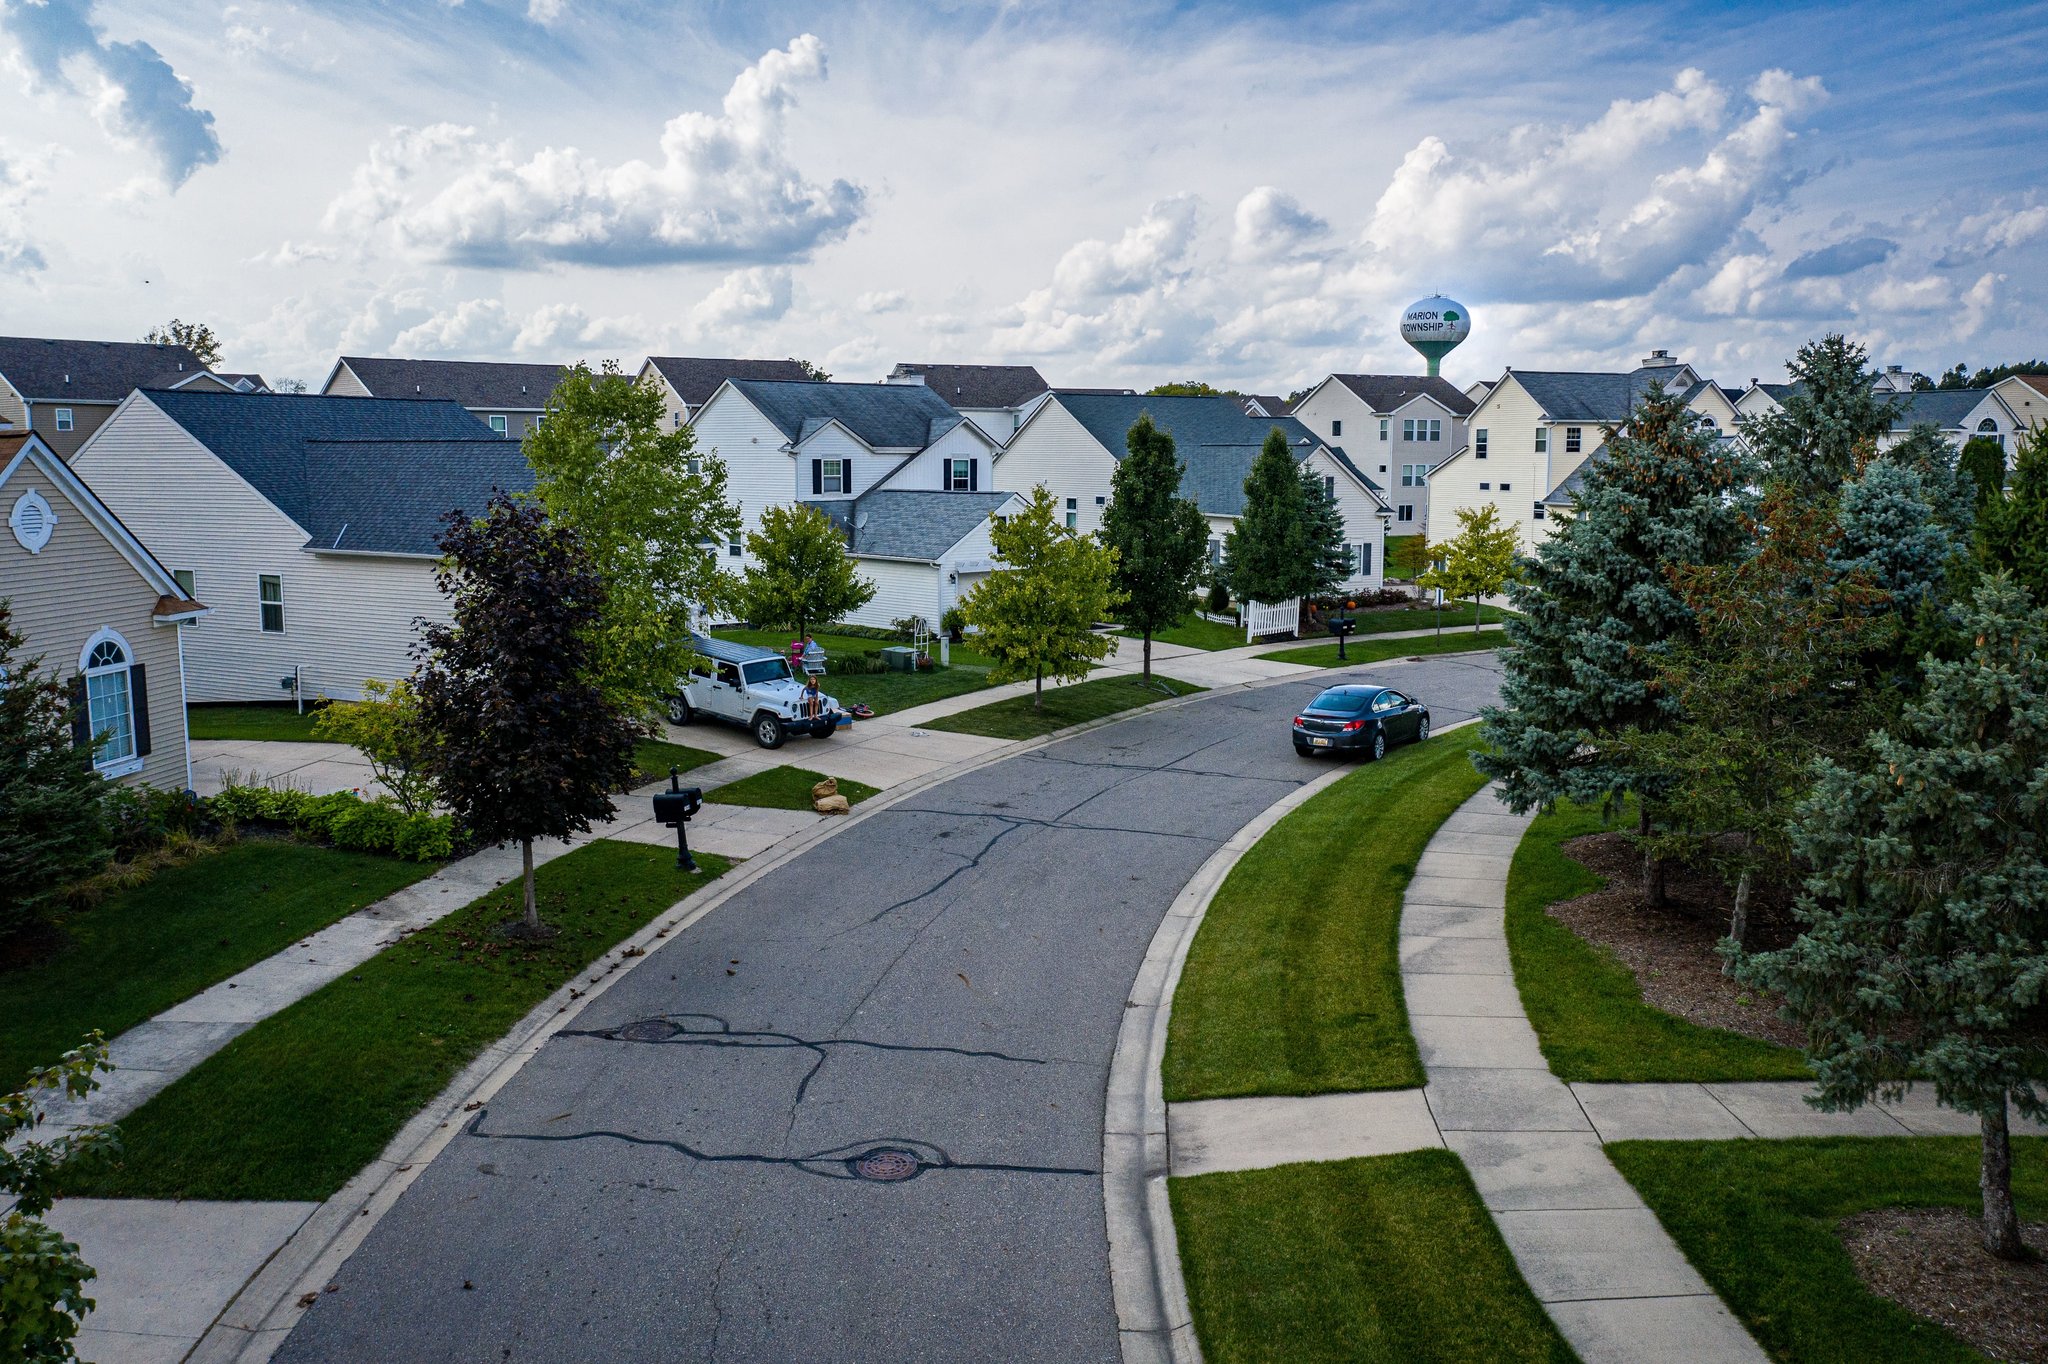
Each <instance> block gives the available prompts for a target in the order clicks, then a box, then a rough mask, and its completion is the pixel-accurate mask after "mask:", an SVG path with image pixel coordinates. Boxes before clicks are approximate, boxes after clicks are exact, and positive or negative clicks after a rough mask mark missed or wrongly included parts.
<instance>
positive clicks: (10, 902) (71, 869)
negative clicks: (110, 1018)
mask: <svg viewBox="0 0 2048 1364" xmlns="http://www.w3.org/2000/svg"><path fill="white" fill-rule="evenodd" d="M11 620H12V616H11V612H10V608H9V605H8V601H7V599H6V598H5V597H0V674H4V676H5V677H6V678H7V681H6V682H4V683H0V754H4V755H5V761H0V938H5V937H9V936H11V935H13V934H15V933H17V932H22V931H26V930H29V929H31V928H33V927H34V926H35V925H37V924H38V923H39V922H40V921H41V919H42V916H43V913H44V911H45V910H46V909H48V908H50V907H51V906H52V905H53V904H54V903H55V902H56V901H57V899H58V898H59V897H60V896H61V895H62V894H63V893H64V888H65V887H66V886H67V885H69V884H70V883H72V882H73V881H76V880H77V879H78V878H80V877H81V876H87V875H90V874H91V873H93V872H94V871H97V870H98V869H99V868H101V867H103V866H105V865H106V861H107V856H108V852H109V848H108V837H107V827H106V819H105V815H104V807H102V805H101V804H100V798H101V795H102V793H103V789H104V783H103V782H102V781H101V780H100V777H99V774H98V773H96V772H94V771H93V770H92V758H91V755H90V754H89V753H88V752H87V751H86V749H85V748H84V747H82V746H80V747H74V746H73V744H72V741H71V709H70V701H69V695H70V691H69V688H68V687H66V685H65V684H64V683H63V682H60V681H59V680H58V679H57V676H56V674H55V673H47V672H44V671H43V670H42V666H41V665H42V660H41V659H40V658H24V657H22V656H21V653H20V651H21V649H22V648H23V646H24V644H25V642H26V641H25V640H24V639H23V637H22V636H21V635H20V634H19V633H18V632H17V631H16V630H15V629H14V627H13V625H12V624H11ZM0 1296H4V1293H0Z"/></svg>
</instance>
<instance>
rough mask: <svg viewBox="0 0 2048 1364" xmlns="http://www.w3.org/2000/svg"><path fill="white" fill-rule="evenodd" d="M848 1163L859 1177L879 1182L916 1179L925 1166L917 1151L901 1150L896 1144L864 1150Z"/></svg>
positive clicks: (899, 1181) (886, 1182)
mask: <svg viewBox="0 0 2048 1364" xmlns="http://www.w3.org/2000/svg"><path fill="white" fill-rule="evenodd" d="M846 1164H847V1167H848V1168H849V1169H851V1170H852V1171H853V1173H854V1174H855V1175H856V1176H858V1177H859V1178H861V1179H871V1180H873V1181H875V1183H877V1184H899V1183H901V1182H902V1181H904V1180H906V1179H915V1178H917V1175H918V1172H919V1171H921V1170H922V1169H923V1168H924V1166H923V1165H922V1164H921V1163H920V1162H919V1161H918V1158H917V1153H916V1152H914V1151H904V1150H899V1149H898V1148H896V1147H894V1146H877V1147H876V1148H875V1149H874V1150H872V1151H863V1152H861V1153H860V1154H859V1155H857V1156H855V1157H854V1158H853V1159H852V1160H849V1161H847V1162H846Z"/></svg>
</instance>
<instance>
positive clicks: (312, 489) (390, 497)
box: [144, 389, 533, 554]
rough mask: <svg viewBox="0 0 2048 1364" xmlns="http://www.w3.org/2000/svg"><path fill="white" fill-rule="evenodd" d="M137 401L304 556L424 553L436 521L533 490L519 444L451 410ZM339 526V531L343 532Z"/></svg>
mask: <svg viewBox="0 0 2048 1364" xmlns="http://www.w3.org/2000/svg"><path fill="white" fill-rule="evenodd" d="M144 397H145V398H147V400H148V401H149V402H151V403H153V404H154V405H155V406H156V407H157V409H158V410H159V411H161V412H163V413H164V415H165V416H167V417H169V418H170V419H171V420H172V421H174V422H176V423H177V424H178V425H179V426H181V427H183V428H184V429H185V430H186V431H187V432H188V433H190V434H191V436H192V438H193V439H194V440H196V441H198V442H199V443H200V444H201V445H203V446H205V447H206V448H207V449H208V450H210V451H212V452H213V454H214V455H215V456H216V457H217V458H219V459H220V461H221V462H222V463H223V464H226V465H227V466H228V467H229V468H230V469H233V470H234V471H235V472H236V473H237V474H239V475H240V476H241V477H242V479H243V480H244V481H245V482H247V483H248V484H249V486H250V487H252V488H254V489H255V490H256V491H257V492H258V493H261V494H262V495H263V496H264V497H265V498H267V499H268V500H269V501H270V503H271V504H272V505H273V506H275V507H276V508H277V509H278V510H279V511H281V512H283V513H284V514H285V515H286V516H288V517H290V518H291V519H292V520H293V521H295V522H296V523H298V524H299V525H300V526H303V527H304V528H305V529H306V532H307V536H308V540H307V543H308V547H309V548H313V549H323V550H331V549H334V548H336V547H337V545H336V543H335V542H336V538H337V536H339V537H340V543H339V546H338V548H340V549H342V550H345V551H346V550H352V551H354V552H356V553H382V554H432V553H435V552H436V551H435V549H434V537H435V536H436V535H438V533H439V522H438V519H437V518H439V516H440V515H441V513H442V512H445V511H447V510H449V509H450V508H453V507H464V508H472V507H473V508H476V509H478V510H481V509H482V507H483V504H484V502H485V500H486V499H487V498H488V497H489V496H490V492H491V489H492V488H494V487H501V488H504V489H506V490H507V491H508V492H523V491H525V490H527V489H528V488H531V487H532V486H533V471H532V470H531V469H530V468H529V467H528V466H527V463H526V459H525V457H524V455H523V454H522V453H521V452H520V447H519V444H518V442H516V441H511V440H507V439H505V438H504V437H502V436H498V435H494V434H492V432H491V429H490V428H489V427H487V426H485V425H484V424H483V423H482V422H481V421H479V420H477V418H476V417H474V416H472V415H471V414H470V413H469V412H467V411H465V410H464V409H463V408H461V407H460V406H458V405H457V404H455V403H452V402H447V401H433V400H426V399H403V398H343V397H330V396H324V395H316V394H288V393H199V392H194V391H192V390H190V389H177V390H167V389H150V390H145V392H144ZM344 527H346V528H347V529H346V533H345V534H344V533H343V528H344Z"/></svg>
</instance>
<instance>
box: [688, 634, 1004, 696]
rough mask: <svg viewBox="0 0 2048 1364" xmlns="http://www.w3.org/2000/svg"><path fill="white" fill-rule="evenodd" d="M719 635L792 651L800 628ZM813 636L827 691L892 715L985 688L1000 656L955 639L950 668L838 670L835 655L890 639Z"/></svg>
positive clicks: (863, 649) (934, 653)
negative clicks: (819, 649) (791, 643)
mask: <svg viewBox="0 0 2048 1364" xmlns="http://www.w3.org/2000/svg"><path fill="white" fill-rule="evenodd" d="M718 637H719V638H720V639H730V640H734V641H737V642H738V643H741V644H753V645H757V646H759V647H760V648H763V649H774V650H776V651H777V652H779V653H783V654H787V653H788V652H789V641H790V640H791V639H793V638H795V632H794V631H790V630H720V631H719V632H718ZM811 638H812V639H814V640H816V641H817V642H818V643H819V644H820V645H821V646H823V648H824V650H825V680H824V682H823V684H822V685H823V686H824V688H825V693H826V695H828V696H831V697H834V698H836V699H837V700H838V701H840V702H841V703H842V704H844V705H849V706H866V707H868V708H869V709H870V710H872V711H874V713H875V714H877V715H891V714H894V713H895V712H897V711H899V710H909V709H910V708H911V707H912V706H921V705H923V704H925V703H926V702H927V701H943V700H945V699H946V698H947V697H949V696H960V695H964V694H965V693H967V692H971V691H980V690H982V689H983V688H984V687H986V686H988V685H989V680H988V670H989V669H990V668H991V667H993V666H995V660H994V659H992V658H990V657H989V656H988V655H986V654H979V653H976V652H975V651H974V650H973V649H971V648H969V647H968V646H966V645H964V644H956V645H954V646H953V647H952V650H951V652H950V654H949V657H950V658H951V659H952V666H951V667H948V668H932V669H929V670H927V671H924V672H914V673H851V674H849V673H839V672H835V671H833V667H832V660H833V659H834V658H843V657H845V656H846V655H848V654H860V653H867V652H870V651H872V650H877V649H886V648H888V647H889V646H890V643H891V641H889V640H885V639H868V638H866V637H864V636H861V635H835V634H830V633H824V634H821V633H818V632H815V631H814V632H812V635H811ZM932 656H933V657H934V658H936V657H938V645H937V643H936V642H934V644H933V645H932Z"/></svg>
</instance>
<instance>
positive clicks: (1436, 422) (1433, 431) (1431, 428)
mask: <svg viewBox="0 0 2048 1364" xmlns="http://www.w3.org/2000/svg"><path fill="white" fill-rule="evenodd" d="M1423 426H1424V427H1425V428H1427V430H1428V432H1429V434H1428V435H1426V436H1424V437H1423V439H1424V440H1434V441H1441V440H1442V439H1443V438H1444V423H1443V418H1441V417H1431V418H1430V419H1429V420H1428V421H1426V422H1424V423H1423Z"/></svg>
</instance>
